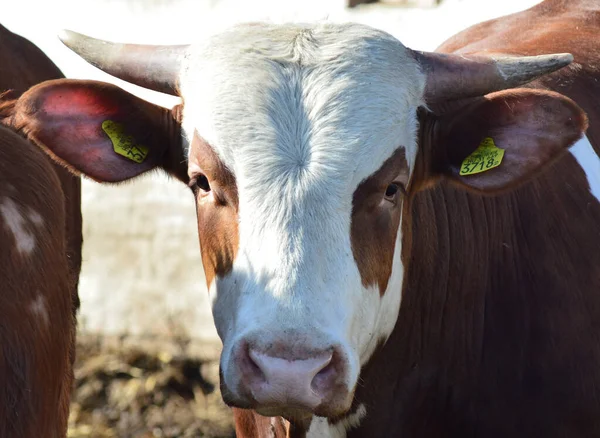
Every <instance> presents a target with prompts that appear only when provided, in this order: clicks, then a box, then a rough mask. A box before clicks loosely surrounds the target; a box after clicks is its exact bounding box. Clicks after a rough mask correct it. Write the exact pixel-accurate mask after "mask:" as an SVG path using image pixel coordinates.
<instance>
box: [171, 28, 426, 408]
mask: <svg viewBox="0 0 600 438" xmlns="http://www.w3.org/2000/svg"><path fill="white" fill-rule="evenodd" d="M191 53H193V55H192V56H190V57H189V58H188V59H187V65H185V67H184V71H183V74H182V78H183V79H182V84H181V91H182V95H183V97H184V101H185V107H184V108H185V109H184V119H183V127H184V131H185V133H186V136H187V138H188V140H189V142H190V144H191V150H190V153H189V155H190V165H189V173H190V176H191V177H192V178H194V177H195V176H197V175H200V174H203V175H206V176H207V177H208V180H209V182H210V185H211V191H208V192H205V191H202V190H200V191H199V194H198V196H197V201H198V211H199V216H200V224H199V228H200V239H201V246H202V251H203V260H204V264H205V268H206V270H207V271H209V272H213V271H214V272H215V274H216V275H215V277H214V280H213V279H212V278H210V277H212V276H209V278H208V280H209V282H210V284H209V287H210V294H211V295H212V299H213V313H214V317H215V323H216V326H217V330H218V332H219V336H220V337H221V339H222V341H223V353H222V359H221V366H222V371H223V384H224V387H225V388H226V389H227V394H225V398H226V400H228V401H230V402H232V403H234V404H237V405H240V406H247V407H256V408H258V409H259V411H261V410H262V411H263V412H265V413H280V412H285V409H286V408H287V407H290V408H294V409H297V410H300V411H312V412H317V413H318V414H322V415H328V414H330V413H333V412H335V413H339V412H340V411H343V410H344V409H347V408H348V407H349V406H348V403H349V401H348V400H351V397H352V392H353V389H354V387H355V385H356V381H357V378H358V375H359V372H360V367H361V365H363V364H364V363H365V362H366V361H367V360H368V358H369V357H370V355H371V354H372V352H373V350H374V348H375V347H376V346H377V344H378V343H379V342H381V341H382V340H384V339H385V338H386V337H387V336H388V335H389V334H390V333H391V331H392V329H393V327H394V325H395V322H396V318H397V315H398V309H399V305H400V298H401V297H400V295H401V285H402V278H403V266H402V263H401V260H400V253H401V235H400V234H401V232H400V229H401V227H394V234H392V237H391V238H389V239H387V241H386V242H385V244H386V245H388V246H389V248H388V250H389V253H390V254H392V256H390V262H391V266H393V268H392V269H391V272H388V274H389V275H386V276H387V277H388V278H385V279H383V280H385V281H384V282H383V283H380V282H378V281H373V278H371V277H372V276H371V277H368V276H367V277H368V278H367V277H366V276H365V272H367V271H369V268H368V267H364V266H361V263H378V261H377V260H373V258H372V257H371V259H369V260H370V262H368V261H365V258H364V257H360V256H358V255H357V251H359V252H360V248H358V249H357V248H356V246H357V245H358V243H360V241H361V238H360V234H362V232H360V230H361V227H363V226H364V227H369V226H370V223H364V225H363V224H361V223H354V226H353V224H352V222H353V221H356V220H358V218H359V216H356V214H354V215H353V199H354V198H355V196H356V193H355V192H356V190H357V188H359V186H360V185H361V183H362V182H363V181H365V180H366V179H367V178H369V177H370V176H372V175H373V174H375V173H376V172H377V171H378V170H379V169H380V168H381V167H382V165H383V164H384V163H385V162H386V160H388V159H389V158H390V157H391V156H392V155H393V154H394V153H395V152H396V151H397V150H399V148H401V149H402V151H403V153H404V156H405V163H406V167H407V169H405V171H404V177H405V179H406V180H405V181H403V182H404V183H407V179H408V174H409V172H410V169H411V168H412V166H413V164H414V160H415V156H416V151H417V139H416V137H417V129H418V126H417V120H416V112H417V108H418V106H420V105H422V104H423V102H422V94H423V87H424V80H425V78H424V76H423V74H422V73H421V71H420V70H419V67H418V65H417V63H416V61H415V60H414V59H413V58H412V57H411V56H410V54H409V53H408V51H407V50H406V49H405V48H404V47H403V46H402V45H401V44H400V43H399V42H398V41H397V40H395V39H394V38H392V37H391V36H389V35H387V34H385V33H383V32H380V31H376V30H373V29H371V28H368V27H365V26H362V25H356V24H352V25H332V24H322V25H317V26H311V27H299V26H283V27H276V26H270V25H244V26H240V27H237V28H235V29H233V30H231V31H229V32H228V33H224V34H221V35H218V36H216V37H214V38H212V39H211V40H210V41H209V42H208V43H207V44H206V45H203V46H202V47H198V48H196V49H195V50H194V51H192V52H191ZM195 132H196V133H197V136H198V138H197V139H196V140H194V133H195ZM200 143H201V144H202V145H203V146H202V147H199V146H198V144H200ZM207 148H208V149H210V150H211V151H213V152H214V154H215V156H214V157H212V158H211V160H212V161H211V162H210V163H208V164H207V159H206V154H205V153H204V152H203V151H205V150H206V149H207ZM196 149H199V150H196ZM200 149H202V150H200ZM215 161H217V162H218V164H219V165H222V166H225V167H226V168H227V170H228V172H229V173H230V174H231V175H232V176H233V178H234V181H233V183H231V181H229V182H228V183H227V184H228V185H229V186H231V185H235V187H233V189H232V187H225V188H224V187H223V185H224V183H223V182H222V181H216V180H215V179H216V178H215V177H214V172H212V171H209V170H210V169H207V167H213V166H214V165H215ZM401 170H402V169H399V170H398V173H399V174H400V173H402V171H401ZM394 178H395V175H394ZM394 178H388V179H389V181H387V182H385V181H384V182H385V184H384V186H383V189H382V190H381V204H377V205H376V208H377V209H381V211H383V213H382V214H385V215H389V214H390V213H389V212H388V210H385V209H397V212H399V211H401V203H402V197H401V196H399V197H397V202H396V205H393V204H392V203H390V202H388V201H387V200H386V199H385V198H384V196H385V195H384V194H385V191H386V186H387V185H388V184H390V183H392V182H395V179H394ZM219 185H220V186H221V188H222V189H223V190H224V191H226V192H227V191H228V190H229V192H230V193H231V192H235V191H236V190H237V198H238V200H237V205H234V206H232V205H229V208H231V212H232V213H231V214H230V215H229V218H230V219H231V223H230V225H229V230H228V232H227V236H224V235H223V236H219V235H218V234H219V233H222V232H223V230H222V228H223V227H225V228H227V225H222V224H221V228H218V229H217V228H213V227H211V226H207V225H206V224H203V223H202V221H203V218H205V217H206V215H209V216H210V214H209V213H206V212H207V211H209V210H211V209H213V210H214V209H219V208H221V209H225V208H228V207H223V206H222V205H217V204H219V202H218V200H217V198H218V196H215V195H214V194H215V193H218V189H219ZM227 199H229V200H230V198H227ZM386 203H387V204H386ZM388 204H389V205H388ZM214 211H216V210H214ZM378 211H379V210H378ZM355 213H356V212H355ZM218 214H221V213H218ZM398 214H399V213H398ZM234 222H235V226H234V224H233V223H234ZM357 230H358V231H357ZM232 240H235V242H233V243H232ZM215 242H216V243H215ZM224 242H225V243H224ZM224 246H226V247H227V248H229V251H227V250H225V249H223V247H224ZM222 251H223V252H224V254H225V253H226V254H227V255H226V256H223V255H222V254H219V253H220V252H222ZM384 252H385V251H384ZM392 258H393V260H391V259H392ZM211 260H212V264H213V265H215V263H216V262H214V261H215V260H220V267H215V266H212V267H211V266H207V263H208V264H209V265H210V264H211ZM223 260H225V261H223ZM216 264H218V263H216ZM224 264H225V265H227V266H223V265H224ZM361 274H362V275H361ZM379 277H381V275H379ZM379 280H381V278H379ZM381 284H385V287H384V290H380V285H381ZM249 351H250V357H251V359H250V362H248V357H247V356H248V354H249V353H248V352H249ZM328 354H329V359H327V355H328ZM281 360H283V362H281ZM319 361H321V362H323V363H320V362H319ZM248 363H250V364H251V366H250V369H249V368H248ZM290 364H292V365H290ZM327 364H330V365H329V368H331V367H333V368H335V369H334V371H330V370H328V369H327V370H326V372H324V371H323V369H324V368H323V366H325V367H326V366H327ZM253 367H254V368H253ZM286 367H287V368H286ZM311 367H312V368H311ZM315 367H316V368H315ZM319 367H321V368H319ZM309 368H310V370H309ZM313 368H315V369H316V371H315V369H313ZM317 368H318V369H317ZM257 369H258V370H259V371H257ZM328 372H330V373H333V374H335V376H334V377H331V376H328V375H326V374H327V373H328ZM248 373H250V374H252V373H258V374H259V377H256V376H248ZM294 373H295V374H294ZM311 373H312V374H311ZM315 373H318V374H317V375H316V376H317V377H316V378H317V379H318V378H319V377H318V376H324V377H322V378H323V379H324V381H325V383H321V384H316V383H315V382H314V381H313V382H312V384H311V382H310V381H309V382H308V383H309V384H311V385H312V386H311V387H312V388H313V390H314V388H316V387H318V388H319V391H321V390H322V392H323V394H325V395H323V397H321V398H319V397H317V399H313V398H311V397H312V395H307V394H295V393H294V390H293V389H290V388H287V387H286V386H285V385H286V384H285V380H289V381H293V380H294V379H299V381H298V382H296V385H297V386H298V385H300V386H302V385H303V384H304V383H306V382H303V381H302V382H301V380H302V379H305V380H306V379H308V380H314V377H315ZM292 374H293V375H292ZM261 376H262V377H261ZM252 379H258V381H257V382H255V383H253V384H252V383H251V384H249V383H248V381H249V380H252ZM261 379H263V380H261ZM333 381H335V385H337V386H336V388H337V389H336V391H337V392H338V393H339V392H341V393H343V392H344V391H345V392H346V393H345V395H344V397H342V398H343V400H341V399H339V397H338V398H336V400H335V401H331V397H329V396H328V395H327V394H328V391H332V389H331V388H330V386H331V385H333V383H331V382H333ZM282 382H283V383H282ZM315 385H316V386H315ZM319 385H321V386H319ZM248 386H249V387H248ZM340 388H344V389H342V390H340ZM288 390H289V391H291V392H290V393H289V394H284V395H281V393H285V392H286V391H288ZM289 391H288V392H289ZM319 391H316V392H319ZM274 393H279V396H278V395H273V394H274ZM329 395H331V394H329ZM278 397H279V398H278ZM328 397H329V398H328ZM332 397H333V396H332ZM340 397H341V396H340ZM334 398H335V397H334ZM325 404H329V405H335V406H334V407H333V408H331V409H329V408H326V407H325V406H324V405H325Z"/></svg>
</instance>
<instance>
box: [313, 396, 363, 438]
mask: <svg viewBox="0 0 600 438" xmlns="http://www.w3.org/2000/svg"><path fill="white" fill-rule="evenodd" d="M366 416H367V408H366V407H365V405H363V404H360V405H359V406H358V409H357V410H356V412H354V413H353V414H351V415H348V416H347V417H344V418H343V419H342V420H341V421H339V422H337V423H335V424H333V425H332V424H329V421H328V420H327V418H322V417H315V418H314V419H313V421H312V422H311V423H310V428H309V429H308V433H307V434H306V438H345V436H346V434H347V432H348V431H349V430H350V429H353V428H355V427H358V425H359V424H360V422H361V421H362V419H363V418H365V417H366Z"/></svg>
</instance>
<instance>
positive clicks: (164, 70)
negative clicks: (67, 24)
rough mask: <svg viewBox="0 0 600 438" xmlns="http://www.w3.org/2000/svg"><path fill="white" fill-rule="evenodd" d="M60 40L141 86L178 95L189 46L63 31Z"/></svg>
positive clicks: (116, 75) (121, 77) (83, 56)
mask: <svg viewBox="0 0 600 438" xmlns="http://www.w3.org/2000/svg"><path fill="white" fill-rule="evenodd" d="M59 38H60V40H61V41H62V42H63V43H64V44H65V45H66V46H67V47H68V48H70V49H71V50H73V51H74V52H75V53H77V54H78V55H79V56H81V57H82V58H83V59H85V60H86V61H87V62H89V63H90V64H92V65H94V66H96V67H98V68H99V69H100V70H102V71H104V72H106V73H108V74H110V75H112V76H115V77H117V78H119V79H123V80H124V81H127V82H131V83H132V84H135V85H139V86H140V87H144V88H148V89H151V90H155V91H159V92H161V93H167V94H171V95H173V96H177V95H178V89H177V88H178V78H179V70H180V66H181V61H182V59H183V58H184V56H185V54H186V50H187V48H188V46H187V45H181V46H152V45H145V44H121V43H112V42H108V41H103V40H98V39H95V38H91V37H88V36H86V35H82V34H80V33H77V32H73V31H70V30H63V31H62V32H61V34H60V35H59Z"/></svg>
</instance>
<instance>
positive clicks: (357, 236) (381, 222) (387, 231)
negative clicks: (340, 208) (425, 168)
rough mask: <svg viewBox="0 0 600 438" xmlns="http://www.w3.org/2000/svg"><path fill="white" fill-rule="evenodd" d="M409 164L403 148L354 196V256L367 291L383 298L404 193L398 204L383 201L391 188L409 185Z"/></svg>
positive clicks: (399, 193) (399, 194) (360, 187)
mask: <svg viewBox="0 0 600 438" xmlns="http://www.w3.org/2000/svg"><path fill="white" fill-rule="evenodd" d="M408 174H409V169H408V163H407V162H406V156H405V152H404V148H403V147H401V148H399V149H398V150H397V151H396V152H395V153H394V154H393V155H392V156H391V157H390V158H389V159H387V160H386V162H385V163H383V165H382V166H381V168H380V169H379V170H378V171H377V172H375V173H374V174H373V175H371V176H370V177H369V178H367V179H366V180H364V181H363V182H362V183H361V184H360V185H359V186H358V188H357V189H356V191H355V192H354V197H353V200H352V225H351V231H350V237H351V241H352V252H353V253H354V259H355V260H356V265H357V266H358V270H359V272H360V276H361V279H362V283H363V285H364V286H365V287H368V286H370V285H374V284H376V285H377V286H379V293H380V294H381V295H383V294H384V293H385V291H386V289H387V285H388V281H389V278H390V275H391V273H392V264H393V261H394V247H395V243H396V242H395V241H396V239H395V236H396V235H397V232H398V226H399V225H400V212H401V206H402V202H401V199H402V193H401V192H400V191H399V192H398V193H397V196H396V199H395V201H394V202H390V201H386V200H385V199H383V194H384V193H385V191H386V188H387V186H388V185H390V184H391V183H393V182H400V183H402V184H403V186H404V187H406V186H407V185H408Z"/></svg>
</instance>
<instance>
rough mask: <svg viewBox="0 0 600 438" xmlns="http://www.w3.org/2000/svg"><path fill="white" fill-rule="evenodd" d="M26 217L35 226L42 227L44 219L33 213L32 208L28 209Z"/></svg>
mask: <svg viewBox="0 0 600 438" xmlns="http://www.w3.org/2000/svg"><path fill="white" fill-rule="evenodd" d="M27 217H28V218H29V220H30V221H31V222H32V223H33V224H34V225H36V226H38V227H41V226H42V225H44V218H42V215H41V214H39V213H38V212H37V211H35V210H34V209H33V208H30V209H29V213H27Z"/></svg>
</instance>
